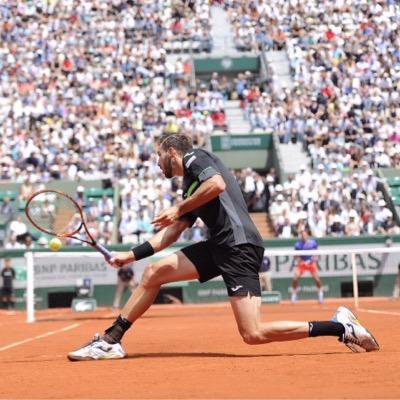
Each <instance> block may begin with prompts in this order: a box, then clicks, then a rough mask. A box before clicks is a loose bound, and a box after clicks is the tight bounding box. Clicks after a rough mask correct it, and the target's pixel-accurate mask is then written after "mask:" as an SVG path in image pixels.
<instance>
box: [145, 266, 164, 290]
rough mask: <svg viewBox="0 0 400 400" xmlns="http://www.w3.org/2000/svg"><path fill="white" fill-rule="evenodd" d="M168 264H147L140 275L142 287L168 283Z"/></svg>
mask: <svg viewBox="0 0 400 400" xmlns="http://www.w3.org/2000/svg"><path fill="white" fill-rule="evenodd" d="M168 273H169V265H167V264H162V265H161V264H158V263H157V264H149V265H148V266H147V267H146V268H145V270H144V272H143V276H142V281H141V284H142V286H143V287H145V288H146V287H148V288H150V287H159V286H161V285H162V284H164V283H168V282H169V281H170V280H169V279H168Z"/></svg>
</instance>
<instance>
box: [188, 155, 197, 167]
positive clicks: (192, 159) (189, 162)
mask: <svg viewBox="0 0 400 400" xmlns="http://www.w3.org/2000/svg"><path fill="white" fill-rule="evenodd" d="M195 159H196V156H192V157H190V158H189V160H187V161H186V163H185V166H186V168H189V167H190V165H191V164H192V162H193V161H194V160H195Z"/></svg>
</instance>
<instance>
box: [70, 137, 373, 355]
mask: <svg viewBox="0 0 400 400" xmlns="http://www.w3.org/2000/svg"><path fill="white" fill-rule="evenodd" d="M157 154H158V157H159V161H158V165H159V167H160V168H161V170H162V171H163V173H164V175H165V177H166V178H172V177H175V176H182V177H183V200H182V201H181V202H179V203H177V204H176V205H174V206H172V207H170V208H167V209H166V210H164V211H162V212H161V213H160V214H159V215H157V216H156V217H155V218H154V220H153V221H152V223H153V224H154V226H155V227H157V228H158V229H160V231H159V232H157V233H156V234H155V235H154V236H153V237H152V238H150V239H149V240H148V241H146V242H144V243H142V244H140V245H138V246H136V247H133V248H132V251H128V252H114V253H113V258H112V259H111V260H110V264H111V265H112V266H114V267H121V266H123V265H125V264H130V263H132V262H134V261H138V260H140V259H143V258H147V257H150V256H152V255H153V254H154V253H157V252H159V251H161V250H163V249H165V248H166V247H168V246H170V245H171V244H172V243H174V242H175V241H176V240H177V239H178V238H179V236H180V235H181V233H182V232H183V231H184V230H185V229H187V228H188V227H190V226H192V224H193V223H194V222H195V220H196V219H197V218H201V219H202V220H203V221H204V223H205V224H206V225H207V227H208V229H209V239H208V240H206V241H203V242H198V243H195V244H191V245H189V246H188V247H185V248H183V249H182V250H179V251H177V252H175V253H173V254H171V255H169V256H166V257H165V258H163V259H161V260H159V261H157V262H155V263H153V264H149V265H148V266H147V267H146V269H145V271H144V273H143V277H142V280H141V282H140V284H139V286H138V287H137V289H136V290H135V292H134V293H133V294H132V295H131V297H130V298H129V300H128V302H127V303H126V305H125V306H124V308H123V309H122V311H121V314H120V315H119V316H118V318H117V319H116V320H115V321H114V323H113V324H112V325H111V326H110V327H109V328H107V329H106V330H105V332H104V334H103V335H101V336H100V335H99V334H96V335H95V337H94V339H93V340H92V342H90V343H89V344H87V345H85V346H83V347H82V348H80V349H78V350H76V351H72V352H71V353H69V354H68V358H69V359H70V360H94V359H116V358H123V357H125V351H124V350H123V348H122V346H121V339H122V338H123V336H124V334H125V333H126V331H127V330H128V329H129V328H130V327H131V325H132V324H133V323H134V322H135V321H136V320H137V319H138V318H139V317H140V316H141V315H142V314H143V313H144V312H145V311H146V310H147V309H148V308H149V307H150V306H151V305H152V304H153V302H154V300H155V298H156V296H157V293H158V292H159V290H160V286H161V285H163V284H165V283H168V282H175V281H183V280H191V279H198V280H199V281H200V282H206V281H208V280H209V279H211V278H214V277H216V276H219V275H222V278H223V280H224V282H225V285H226V288H227V292H228V296H229V299H230V304H231V307H232V309H233V313H234V316H235V319H236V323H237V326H238V330H239V333H240V335H241V336H242V338H243V340H244V342H245V343H247V344H252V345H253V344H262V343H269V342H274V341H288V340H296V339H303V338H308V337H316V336H336V337H338V338H339V340H340V341H342V342H343V343H345V344H346V345H347V346H348V347H350V348H351V349H352V350H353V351H358V350H359V349H360V348H361V349H364V350H366V351H373V350H378V349H379V345H378V343H377V342H376V340H375V339H374V337H373V336H372V335H371V334H370V333H369V332H368V331H367V329H365V328H364V327H363V326H362V325H361V324H360V323H359V322H358V321H357V319H356V317H355V316H354V315H353V314H352V313H351V311H350V310H348V309H347V308H345V307H339V309H338V310H337V312H336V314H335V315H334V317H333V318H332V320H331V321H311V322H297V321H277V322H262V321H261V319H260V307H261V290H260V281H259V277H258V272H259V269H260V266H261V262H262V258H263V253H264V248H263V242H262V239H261V236H260V234H259V232H258V231H257V228H256V227H255V225H254V224H253V222H252V220H251V218H250V216H249V214H248V211H247V208H246V204H245V202H244V199H243V196H242V193H241V191H240V187H239V185H238V183H237V182H236V180H235V178H234V176H233V175H232V174H231V173H230V172H229V170H228V169H227V168H226V167H225V166H224V165H223V164H222V162H221V161H220V160H219V159H218V158H217V157H216V156H215V155H213V154H211V153H209V152H207V151H205V150H203V149H194V148H193V147H192V143H191V140H190V138H188V137H187V136H185V135H183V134H171V135H164V136H162V137H161V138H160V139H159V141H158V147H157Z"/></svg>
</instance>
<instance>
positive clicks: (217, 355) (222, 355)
mask: <svg viewBox="0 0 400 400" xmlns="http://www.w3.org/2000/svg"><path fill="white" fill-rule="evenodd" d="M345 353H347V352H343V351H328V352H314V353H282V354H232V353H212V352H197V353H195V352H191V353H176V352H170V353H166V352H163V353H130V354H128V355H127V356H126V358H125V359H140V358H192V357H198V358H260V357H293V356H318V355H324V356H325V355H336V354H345Z"/></svg>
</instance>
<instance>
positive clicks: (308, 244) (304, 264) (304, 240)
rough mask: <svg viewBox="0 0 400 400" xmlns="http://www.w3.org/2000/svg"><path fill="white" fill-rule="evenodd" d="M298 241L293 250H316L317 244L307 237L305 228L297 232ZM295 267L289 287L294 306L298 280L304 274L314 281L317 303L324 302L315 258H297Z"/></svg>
mask: <svg viewBox="0 0 400 400" xmlns="http://www.w3.org/2000/svg"><path fill="white" fill-rule="evenodd" d="M299 237H300V238H299V240H298V241H297V242H296V243H295V245H294V248H295V250H314V249H318V243H317V241H316V240H315V239H311V238H310V237H309V236H308V232H307V229H306V228H302V229H301V230H300V232H299ZM296 259H297V265H296V269H295V272H294V277H293V280H292V286H291V292H292V293H291V296H290V301H291V303H292V304H295V303H296V301H297V285H298V283H299V279H300V278H301V276H302V275H303V274H304V272H309V273H310V274H311V276H312V278H313V279H314V282H315V284H316V285H317V288H318V303H320V304H322V303H323V302H324V289H323V287H322V282H321V279H320V277H319V274H318V266H317V257H316V256H304V255H303V256H297V257H296Z"/></svg>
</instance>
